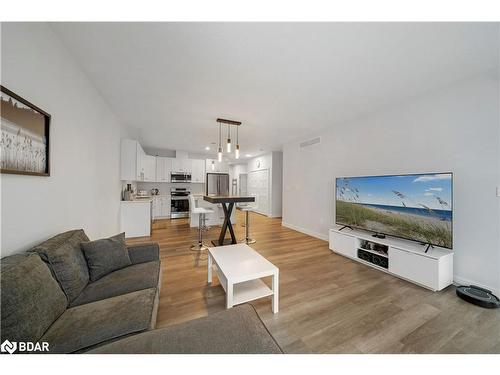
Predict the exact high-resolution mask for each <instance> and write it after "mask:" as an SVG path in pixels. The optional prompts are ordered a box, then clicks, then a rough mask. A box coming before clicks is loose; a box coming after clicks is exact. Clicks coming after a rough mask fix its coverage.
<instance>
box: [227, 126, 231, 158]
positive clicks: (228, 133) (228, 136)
mask: <svg viewBox="0 0 500 375" xmlns="http://www.w3.org/2000/svg"><path fill="white" fill-rule="evenodd" d="M227 152H228V153H231V125H229V124H228V125H227Z"/></svg>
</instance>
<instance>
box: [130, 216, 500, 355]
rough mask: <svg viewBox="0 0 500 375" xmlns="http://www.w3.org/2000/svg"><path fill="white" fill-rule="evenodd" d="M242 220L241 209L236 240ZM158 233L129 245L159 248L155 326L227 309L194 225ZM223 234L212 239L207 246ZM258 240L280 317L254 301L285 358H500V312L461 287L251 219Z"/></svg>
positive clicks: (277, 223) (160, 224)
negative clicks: (270, 269)
mask: <svg viewBox="0 0 500 375" xmlns="http://www.w3.org/2000/svg"><path fill="white" fill-rule="evenodd" d="M243 220H244V216H243V214H242V213H241V212H239V211H238V212H237V222H238V223H237V224H236V225H235V232H236V235H237V237H238V238H243V237H244V230H245V228H244V227H243V226H242V225H241V223H243ZM153 228H154V229H153V234H152V236H151V237H143V238H137V239H132V240H129V241H128V242H129V243H140V242H144V241H148V240H153V241H156V242H158V243H159V244H160V249H161V251H160V252H161V254H160V256H161V259H162V269H163V280H162V290H161V295H160V307H159V311H158V320H157V327H158V328H159V327H165V326H169V325H172V324H176V323H181V322H184V321H188V320H192V319H196V318H199V317H203V316H206V315H208V314H212V313H215V312H217V311H221V310H224V309H225V304H224V298H225V295H224V291H223V289H222V287H221V286H220V285H219V284H218V281H217V278H216V277H214V284H213V285H212V286H207V283H206V278H207V270H206V255H205V254H203V255H202V256H201V258H199V257H197V255H196V253H194V252H192V251H189V246H190V245H191V244H192V243H195V242H196V239H197V229H196V228H192V229H191V228H189V224H188V220H187V219H176V220H160V221H157V222H155V223H154V224H153ZM219 230H220V227H213V228H211V230H210V231H209V232H205V233H204V235H205V242H206V243H209V242H210V240H212V239H216V238H217V237H218V234H219ZM251 235H252V237H254V238H255V239H257V243H255V244H253V245H251V246H252V248H254V249H255V250H256V251H258V252H259V253H260V254H262V255H263V256H264V257H265V258H267V259H268V260H269V261H271V262H272V263H274V264H275V265H276V266H277V267H279V269H280V311H279V313H278V314H275V315H274V314H272V312H271V302H270V297H268V298H264V299H261V300H257V301H253V302H252V304H253V305H254V306H255V307H256V309H257V311H258V312H259V315H260V316H261V318H262V320H263V321H264V323H265V324H266V326H267V328H268V329H269V331H270V332H271V333H272V334H273V335H274V337H275V338H276V340H277V341H278V343H279V344H280V345H281V347H282V348H283V350H284V351H285V352H286V353H500V309H497V310H488V309H482V308H479V307H476V306H473V305H471V304H468V303H466V302H464V301H462V300H460V299H459V298H458V297H456V295H455V289H454V287H449V288H447V289H445V290H444V291H442V292H438V293H435V292H431V291H428V290H426V289H423V288H421V287H418V286H416V285H413V284H411V283H409V282H406V281H404V280H400V279H398V278H396V277H393V276H390V275H387V274H385V273H383V272H380V271H377V270H375V269H372V268H370V267H367V266H365V265H362V264H359V263H357V262H354V261H352V260H349V259H347V258H344V257H342V256H340V255H337V254H334V253H332V252H331V251H330V250H329V249H328V243H327V242H325V241H322V240H319V239H316V238H313V237H310V236H308V235H305V234H302V233H299V232H296V231H294V230H291V229H288V228H285V227H283V226H281V219H270V218H267V217H264V216H262V215H258V214H253V213H252V214H251ZM265 281H266V282H267V283H268V284H269V283H270V280H265Z"/></svg>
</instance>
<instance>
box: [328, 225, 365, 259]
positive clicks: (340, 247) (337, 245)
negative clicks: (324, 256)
mask: <svg viewBox="0 0 500 375" xmlns="http://www.w3.org/2000/svg"><path fill="white" fill-rule="evenodd" d="M356 241H357V239H356V238H354V237H353V236H349V235H346V234H341V233H338V232H332V231H331V232H330V249H332V250H333V251H335V252H336V253H339V254H342V255H345V256H347V257H349V258H354V259H356V258H357V256H358V255H357V246H356Z"/></svg>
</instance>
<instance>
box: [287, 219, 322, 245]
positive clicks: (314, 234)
mask: <svg viewBox="0 0 500 375" xmlns="http://www.w3.org/2000/svg"><path fill="white" fill-rule="evenodd" d="M281 225H282V226H284V227H286V228H290V229H293V230H296V231H297V232H301V233H304V234H307V235H309V236H311V237H315V238H319V239H320V240H323V241H328V234H321V233H318V232H314V231H311V230H309V229H305V228H301V227H298V226H296V225H292V224H288V223H285V222H284V221H282V222H281Z"/></svg>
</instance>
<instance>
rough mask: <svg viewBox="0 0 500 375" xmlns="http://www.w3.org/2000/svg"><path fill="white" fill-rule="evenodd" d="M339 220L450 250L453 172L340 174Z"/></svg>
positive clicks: (338, 183)
mask: <svg viewBox="0 0 500 375" xmlns="http://www.w3.org/2000/svg"><path fill="white" fill-rule="evenodd" d="M335 186H336V200H335V208H336V218H335V221H336V223H337V224H339V225H347V226H350V227H352V228H358V229H366V230H369V231H372V232H376V233H380V234H386V235H389V236H395V237H401V238H405V239H409V240H413V241H420V242H422V243H427V244H432V245H436V246H441V247H445V248H449V249H451V248H452V247H453V246H452V245H453V237H452V227H453V225H452V224H453V222H452V220H453V174H452V173H428V174H408V175H395V176H367V177H338V178H336V181H335Z"/></svg>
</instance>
